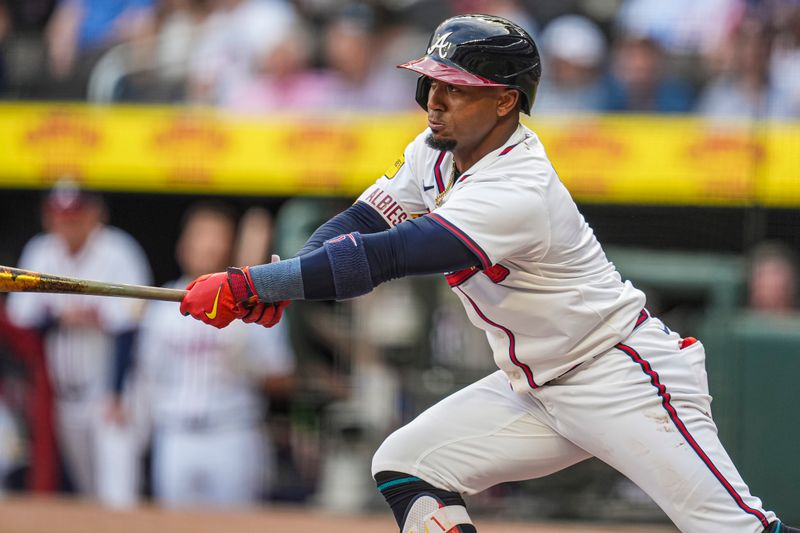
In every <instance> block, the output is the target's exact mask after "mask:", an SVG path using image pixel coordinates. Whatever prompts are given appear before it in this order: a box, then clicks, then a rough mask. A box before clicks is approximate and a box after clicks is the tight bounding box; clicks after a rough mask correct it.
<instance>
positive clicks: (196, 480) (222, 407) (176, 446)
mask: <svg viewBox="0 0 800 533" xmlns="http://www.w3.org/2000/svg"><path fill="white" fill-rule="evenodd" d="M235 229H236V226H235V221H234V219H233V217H232V215H231V214H230V213H229V212H228V211H227V210H225V209H224V206H218V205H216V204H198V205H196V206H193V207H192V208H190V211H189V212H188V213H187V216H186V222H185V225H184V229H183V231H182V233H181V237H180V239H179V242H178V248H177V258H178V263H179V264H180V266H181V269H182V271H183V272H184V276H185V277H184V278H181V279H179V280H177V281H175V282H174V283H171V284H170V286H175V287H184V286H186V284H187V283H188V282H189V281H190V280H191V279H192V278H193V277H195V276H197V275H198V274H201V273H203V272H208V271H210V270H216V269H219V268H223V267H224V266H225V265H226V264H228V263H229V261H230V257H231V252H232V247H233V240H234V239H233V237H234V231H235ZM136 360H137V362H138V363H139V364H138V371H139V372H140V378H141V379H142V381H141V382H140V383H141V384H142V385H144V387H143V389H144V390H145V391H147V392H146V394H145V396H146V398H147V403H148V405H149V408H150V409H149V410H150V411H151V413H152V421H153V425H154V435H153V476H152V479H153V487H154V491H155V496H156V499H157V501H159V502H160V503H163V504H165V505H167V506H187V505H213V506H219V507H230V506H242V505H248V504H253V503H256V502H257V501H258V499H259V498H260V497H261V496H263V495H264V491H265V490H267V489H268V488H269V482H270V479H271V477H272V476H271V472H272V468H271V462H270V458H271V454H270V442H269V440H268V439H267V438H266V434H265V431H264V429H263V427H262V426H263V424H262V420H263V414H262V413H263V410H264V408H265V405H264V400H263V395H262V391H263V389H264V388H266V389H267V391H268V392H270V393H278V394H280V393H282V392H286V391H287V389H288V386H289V382H290V378H291V373H292V371H293V355H292V351H291V348H290V347H289V343H288V338H287V335H286V331H285V328H284V327H283V326H278V327H274V328H271V329H266V328H252V327H247V325H246V324H244V323H241V322H240V323H237V324H233V325H231V327H229V328H227V329H225V330H224V331H215V330H213V329H211V328H208V327H206V326H203V325H202V324H199V323H197V322H193V321H186V320H185V319H183V317H181V316H180V315H178V314H177V313H175V307H174V304H170V302H152V303H150V304H149V306H148V309H147V312H146V314H145V318H144V320H143V322H142V327H141V335H140V344H139V347H138V349H137V358H136Z"/></svg>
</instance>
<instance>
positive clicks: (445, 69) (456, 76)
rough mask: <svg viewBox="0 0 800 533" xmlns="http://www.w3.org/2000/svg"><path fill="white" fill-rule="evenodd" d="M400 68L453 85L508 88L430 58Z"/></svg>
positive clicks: (405, 64) (423, 58) (416, 60)
mask: <svg viewBox="0 0 800 533" xmlns="http://www.w3.org/2000/svg"><path fill="white" fill-rule="evenodd" d="M397 67H398V68H404V69H408V70H413V71H414V72H416V73H418V74H422V75H423V76H427V77H429V78H433V79H435V80H439V81H443V82H445V83H449V84H451V85H472V86H481V87H508V85H506V84H504V83H497V82H494V81H492V80H488V79H486V78H484V77H482V76H478V75H476V74H471V73H469V72H467V71H466V70H462V69H460V68H458V67H456V66H453V65H448V64H447V63H443V62H441V61H437V60H435V59H433V58H432V57H430V56H424V57H421V58H419V59H415V60H413V61H409V62H408V63H403V64H402V65H397Z"/></svg>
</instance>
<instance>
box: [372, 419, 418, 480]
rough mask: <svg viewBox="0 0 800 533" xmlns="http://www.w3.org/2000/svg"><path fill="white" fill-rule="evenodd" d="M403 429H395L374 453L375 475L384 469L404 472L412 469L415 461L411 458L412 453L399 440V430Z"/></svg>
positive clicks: (373, 465)
mask: <svg viewBox="0 0 800 533" xmlns="http://www.w3.org/2000/svg"><path fill="white" fill-rule="evenodd" d="M401 430H402V428H401ZM401 430H398V431H395V432H394V433H392V434H391V435H389V436H388V437H387V438H386V440H384V441H383V443H382V444H381V445H380V446H379V447H378V449H377V450H376V451H375V453H374V454H373V456H372V476H373V477H374V476H375V475H376V474H377V473H378V472H380V471H382V470H398V471H402V472H405V471H408V470H411V466H412V462H413V461H412V460H411V459H410V457H411V454H409V450H408V448H407V447H405V446H403V445H402V443H401V442H398V440H399V439H398V432H399V431H401Z"/></svg>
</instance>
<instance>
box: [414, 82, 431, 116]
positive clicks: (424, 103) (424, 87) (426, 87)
mask: <svg viewBox="0 0 800 533" xmlns="http://www.w3.org/2000/svg"><path fill="white" fill-rule="evenodd" d="M430 90H431V79H430V78H429V77H427V76H420V77H419V78H418V79H417V94H416V100H417V103H418V104H419V106H420V107H421V108H422V109H424V110H425V111H427V110H428V93H429V92H430Z"/></svg>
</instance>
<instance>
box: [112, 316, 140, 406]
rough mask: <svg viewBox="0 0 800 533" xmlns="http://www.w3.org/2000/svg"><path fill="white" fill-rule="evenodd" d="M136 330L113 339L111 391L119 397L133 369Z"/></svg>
mask: <svg viewBox="0 0 800 533" xmlns="http://www.w3.org/2000/svg"><path fill="white" fill-rule="evenodd" d="M135 340H136V330H134V329H132V330H128V331H124V332H122V333H119V334H118V335H116V336H115V337H114V358H113V362H112V365H111V391H112V392H113V393H114V394H115V395H117V396H119V395H120V394H122V389H123V388H124V386H125V381H126V379H127V377H128V374H129V373H130V371H131V368H132V367H133V345H134V343H135Z"/></svg>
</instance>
